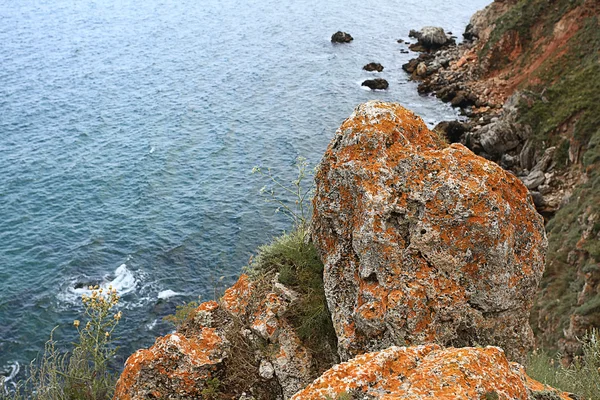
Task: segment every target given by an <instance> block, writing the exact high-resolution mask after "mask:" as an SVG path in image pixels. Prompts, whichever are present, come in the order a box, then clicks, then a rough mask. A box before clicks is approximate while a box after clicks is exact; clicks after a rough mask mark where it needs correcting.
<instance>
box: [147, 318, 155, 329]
mask: <svg viewBox="0 0 600 400" xmlns="http://www.w3.org/2000/svg"><path fill="white" fill-rule="evenodd" d="M157 322H158V320H157V319H155V320H154V321H152V322H150V323H149V324H146V330H148V331H151V330H152V329H154V327H155V326H156V324H157Z"/></svg>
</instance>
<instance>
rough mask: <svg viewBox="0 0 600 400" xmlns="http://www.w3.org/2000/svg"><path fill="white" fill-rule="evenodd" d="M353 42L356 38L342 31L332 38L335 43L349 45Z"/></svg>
mask: <svg viewBox="0 0 600 400" xmlns="http://www.w3.org/2000/svg"><path fill="white" fill-rule="evenodd" d="M353 40H354V38H353V37H352V36H351V35H350V34H349V33H346V32H342V31H337V32H336V33H334V34H333V35H332V36H331V41H332V42H333V43H349V42H351V41H353Z"/></svg>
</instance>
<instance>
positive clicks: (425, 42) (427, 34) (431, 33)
mask: <svg viewBox="0 0 600 400" xmlns="http://www.w3.org/2000/svg"><path fill="white" fill-rule="evenodd" d="M408 36H410V37H413V38H415V39H417V43H416V44H414V45H411V46H410V49H411V50H413V51H429V50H437V49H439V48H441V47H444V46H449V45H451V44H454V43H455V42H454V39H452V38H450V37H448V36H446V32H444V29H443V28H440V27H437V26H425V27H423V28H421V30H420V31H415V30H411V31H410V33H409V34H408Z"/></svg>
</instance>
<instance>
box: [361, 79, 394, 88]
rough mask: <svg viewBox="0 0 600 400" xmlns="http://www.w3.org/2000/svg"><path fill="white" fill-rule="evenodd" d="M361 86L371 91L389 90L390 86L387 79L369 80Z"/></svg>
mask: <svg viewBox="0 0 600 400" xmlns="http://www.w3.org/2000/svg"><path fill="white" fill-rule="evenodd" d="M361 86H367V87H368V88H369V89H371V90H385V89H387V88H388V86H389V84H388V81H386V80H385V79H381V78H377V79H367V80H366V81H364V82H363V83H362V85H361Z"/></svg>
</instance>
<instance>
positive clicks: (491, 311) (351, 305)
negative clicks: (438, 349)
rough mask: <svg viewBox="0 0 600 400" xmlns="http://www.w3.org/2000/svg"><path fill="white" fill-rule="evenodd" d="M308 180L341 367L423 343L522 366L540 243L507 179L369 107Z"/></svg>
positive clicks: (345, 127)
mask: <svg viewBox="0 0 600 400" xmlns="http://www.w3.org/2000/svg"><path fill="white" fill-rule="evenodd" d="M315 180H316V194H315V197H314V201H313V205H314V216H313V225H312V228H313V240H314V242H315V244H316V246H317V248H318V249H319V250H320V253H321V256H322V260H323V262H324V264H325V271H324V283H325V294H326V296H327V301H328V304H329V309H330V312H331V314H332V319H333V323H334V327H335V330H336V333H337V337H338V346H339V348H338V351H339V354H340V357H341V358H342V359H343V360H347V359H350V358H352V357H353V356H355V355H357V354H360V353H364V352H365V351H374V350H381V349H384V348H387V347H389V346H392V345H404V344H407V345H416V344H423V343H431V342H436V343H440V344H443V345H451V346H468V345H474V344H481V345H497V346H500V347H502V348H504V350H505V351H506V353H507V355H508V357H509V358H510V359H512V360H518V361H522V360H524V358H525V356H526V354H527V351H528V350H529V349H530V347H531V345H532V341H533V336H532V331H531V328H530V326H529V323H528V318H529V312H530V308H531V305H532V299H533V297H534V295H535V292H536V290H537V285H538V282H539V280H540V277H541V275H542V272H543V266H544V254H545V250H546V237H545V233H544V226H543V220H542V217H541V216H540V215H538V214H537V213H536V211H535V207H534V205H533V203H532V201H531V198H530V196H529V194H528V190H527V188H526V187H525V186H524V185H523V184H522V183H521V182H520V181H519V180H518V179H517V178H516V177H514V176H513V175H512V174H510V173H507V172H505V171H504V170H502V168H500V167H499V166H498V165H496V164H494V163H492V162H489V161H487V160H485V159H483V158H481V157H478V156H476V155H474V154H473V153H472V152H471V151H470V150H468V149H467V148H466V147H464V146H462V145H460V144H452V145H450V146H448V145H446V144H445V143H444V142H443V141H442V140H441V139H440V137H439V135H438V134H435V133H433V132H431V131H429V130H428V129H427V127H426V126H425V124H424V123H423V121H422V120H421V119H420V118H419V117H417V116H415V115H414V114H413V113H411V112H410V111H407V110H406V109H404V108H402V107H401V106H400V105H398V104H392V103H382V102H368V103H366V104H363V105H360V106H359V107H357V108H356V109H355V111H354V113H353V114H352V116H351V117H350V118H349V119H347V120H346V121H345V122H344V123H343V124H342V126H341V127H340V128H339V129H338V131H337V132H336V135H335V137H334V139H333V140H332V142H331V143H330V145H329V148H328V150H327V152H326V154H325V156H324V158H323V161H322V162H321V165H320V166H319V169H318V173H317V175H316V179H315Z"/></svg>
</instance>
